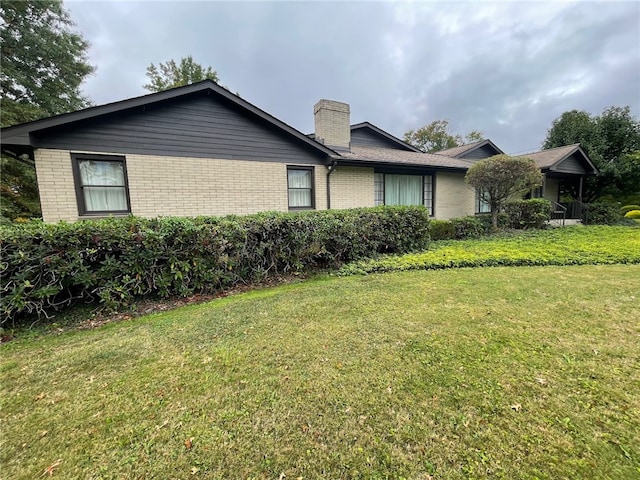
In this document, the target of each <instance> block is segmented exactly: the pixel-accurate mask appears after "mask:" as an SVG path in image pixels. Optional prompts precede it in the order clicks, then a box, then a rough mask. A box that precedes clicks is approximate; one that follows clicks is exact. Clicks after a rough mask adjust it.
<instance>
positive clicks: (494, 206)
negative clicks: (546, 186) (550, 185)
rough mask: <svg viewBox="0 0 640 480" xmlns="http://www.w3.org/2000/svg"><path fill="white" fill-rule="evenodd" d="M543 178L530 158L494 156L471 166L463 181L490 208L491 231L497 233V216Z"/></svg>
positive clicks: (539, 183)
mask: <svg viewBox="0 0 640 480" xmlns="http://www.w3.org/2000/svg"><path fill="white" fill-rule="evenodd" d="M542 178H543V177H542V174H541V173H540V170H539V169H538V167H537V166H536V164H535V162H534V161H533V160H531V159H530V158H514V157H510V156H508V155H494V156H493V157H489V158H485V159H484V160H480V161H478V162H476V163H474V164H473V165H472V166H471V167H470V168H469V170H468V171H467V174H466V175H465V181H466V182H467V183H468V184H469V185H471V186H472V187H473V188H475V189H476V191H477V192H478V193H479V195H480V197H481V198H482V200H483V201H485V202H487V203H488V204H489V205H490V207H491V223H492V227H493V230H494V231H495V230H497V229H498V212H500V211H501V210H502V208H503V207H504V204H505V203H506V202H507V201H508V200H509V199H511V198H514V197H517V196H519V195H522V194H523V193H525V192H527V191H529V190H531V189H533V188H535V187H538V186H540V185H541V184H542Z"/></svg>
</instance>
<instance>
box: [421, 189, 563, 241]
mask: <svg viewBox="0 0 640 480" xmlns="http://www.w3.org/2000/svg"><path fill="white" fill-rule="evenodd" d="M550 218H551V203H550V202H549V201H548V200H545V199H542V198H533V199H530V200H515V201H512V202H509V203H507V204H506V206H505V209H504V212H500V213H499V214H498V228H500V229H507V228H513V229H516V230H520V229H531V228H544V226H545V225H546V223H547V222H548V221H549V220H550ZM489 233H491V217H490V216H489V215H479V216H474V217H460V218H452V219H451V220H432V222H431V240H434V241H437V240H463V239H465V238H477V237H480V236H482V235H486V234H489Z"/></svg>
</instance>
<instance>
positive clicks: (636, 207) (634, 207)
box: [620, 205, 640, 216]
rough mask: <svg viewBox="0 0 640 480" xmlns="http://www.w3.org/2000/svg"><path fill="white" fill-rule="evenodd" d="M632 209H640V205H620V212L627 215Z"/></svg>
mask: <svg viewBox="0 0 640 480" xmlns="http://www.w3.org/2000/svg"><path fill="white" fill-rule="evenodd" d="M632 210H640V205H625V206H624V207H620V214H621V215H624V216H626V214H627V212H630V211H632Z"/></svg>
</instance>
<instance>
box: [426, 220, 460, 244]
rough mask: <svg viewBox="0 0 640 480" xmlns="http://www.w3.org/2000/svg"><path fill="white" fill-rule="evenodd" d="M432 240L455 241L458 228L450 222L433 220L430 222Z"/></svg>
mask: <svg viewBox="0 0 640 480" xmlns="http://www.w3.org/2000/svg"><path fill="white" fill-rule="evenodd" d="M429 230H430V237H431V240H433V241H437V240H453V239H454V238H456V228H455V226H454V225H453V223H451V222H450V221H448V220H431V222H430V227H429Z"/></svg>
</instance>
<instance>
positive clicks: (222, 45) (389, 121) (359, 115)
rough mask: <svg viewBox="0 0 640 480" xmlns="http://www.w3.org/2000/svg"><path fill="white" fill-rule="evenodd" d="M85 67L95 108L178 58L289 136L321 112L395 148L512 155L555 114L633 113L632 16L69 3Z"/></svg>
mask: <svg viewBox="0 0 640 480" xmlns="http://www.w3.org/2000/svg"><path fill="white" fill-rule="evenodd" d="M66 6H67V8H68V9H69V10H70V12H71V15H72V18H73V19H74V21H75V22H76V23H77V27H78V29H79V30H80V31H81V32H82V34H83V35H84V37H85V38H86V39H87V40H89V41H90V42H91V43H92V47H91V49H90V52H89V54H90V61H91V62H92V63H93V64H95V65H97V67H98V70H97V73H96V75H95V76H94V77H92V78H91V79H89V81H87V82H86V86H85V92H86V93H87V94H88V95H89V96H90V98H92V99H93V101H94V102H95V103H98V104H100V103H106V102H110V101H116V100H121V99H124V98H128V97H132V96H136V95H142V94H144V93H146V91H145V90H144V89H143V88H142V85H143V84H144V83H145V81H146V77H145V70H146V67H147V66H148V65H149V64H150V63H151V62H154V63H156V64H157V63H158V62H162V61H166V60H169V59H171V58H175V59H179V58H180V57H182V56H185V55H189V54H190V55H193V56H194V58H195V59H196V60H197V61H198V62H200V63H202V64H204V65H211V66H212V67H213V68H214V69H215V70H217V71H218V74H219V76H220V79H221V83H222V84H223V85H226V86H227V87H229V88H230V89H231V90H232V91H234V92H235V91H237V92H239V93H240V94H241V95H242V96H243V97H244V98H245V99H247V100H249V101H250V102H252V103H254V104H256V105H257V106H259V107H260V108H263V109H265V110H266V111H268V112H269V113H271V114H273V115H275V116H277V117H278V118H280V119H282V120H283V121H285V122H287V123H289V124H290V125H292V126H294V127H295V128H298V129H299V130H302V131H303V132H309V131H311V130H312V129H313V118H312V107H313V104H314V103H315V102H316V101H317V100H318V99H319V98H331V99H335V100H341V101H345V102H347V103H349V104H350V105H351V112H352V121H353V122H354V123H355V122H359V121H364V120H368V121H371V122H373V123H375V124H377V125H378V126H380V127H381V128H383V129H385V130H388V131H390V132H391V133H393V134H395V135H398V136H402V134H403V132H404V131H406V130H408V129H410V128H417V127H420V126H422V125H425V124H427V123H429V122H431V121H433V120H436V119H442V118H447V119H449V120H450V121H451V125H452V126H453V128H454V130H455V131H456V132H459V133H466V132H468V131H470V130H472V129H479V130H482V131H483V132H484V133H485V134H486V135H487V136H488V137H490V138H492V139H493V140H494V141H495V142H496V143H497V144H498V145H500V146H502V147H503V148H504V149H505V150H507V151H510V152H516V151H523V150H527V149H533V148H537V147H538V146H539V145H540V143H541V142H542V140H543V139H544V136H545V133H546V130H547V129H548V128H549V126H550V125H551V121H552V120H553V119H554V118H556V117H558V116H559V115H560V114H561V113H562V112H563V111H566V110H571V109H581V110H587V111H589V112H591V113H594V114H598V113H600V112H601V111H602V110H603V109H604V108H605V107H607V106H609V105H630V106H631V108H632V111H633V112H634V114H636V115H638V114H639V113H640V112H639V110H640V4H638V3H636V2H633V3H631V2H622V3H615V2H607V3H575V4H572V3H564V2H562V3H541V2H531V3H530V2H517V3H488V2H481V3H479V2H474V3H457V2H456V3H438V4H436V3H402V2H401V3H381V2H373V3H365V2H346V3H333V2H292V3H288V2H177V1H176V2H104V3H100V2H69V3H67V4H66Z"/></svg>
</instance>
